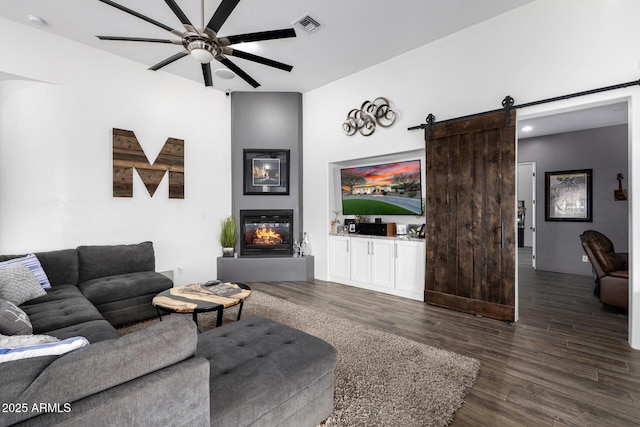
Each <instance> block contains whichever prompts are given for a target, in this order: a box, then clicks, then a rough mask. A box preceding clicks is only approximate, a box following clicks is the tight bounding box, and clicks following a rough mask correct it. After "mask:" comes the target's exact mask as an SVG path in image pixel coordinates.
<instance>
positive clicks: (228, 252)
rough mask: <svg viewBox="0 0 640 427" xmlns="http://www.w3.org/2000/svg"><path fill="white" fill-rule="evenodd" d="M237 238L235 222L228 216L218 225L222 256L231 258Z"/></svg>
mask: <svg viewBox="0 0 640 427" xmlns="http://www.w3.org/2000/svg"><path fill="white" fill-rule="evenodd" d="M237 237H238V233H237V230H236V220H235V219H234V218H233V215H229V216H228V217H226V218H224V219H223V220H222V221H221V223H220V244H221V245H222V256H226V257H231V256H233V253H234V252H235V246H236V239H237Z"/></svg>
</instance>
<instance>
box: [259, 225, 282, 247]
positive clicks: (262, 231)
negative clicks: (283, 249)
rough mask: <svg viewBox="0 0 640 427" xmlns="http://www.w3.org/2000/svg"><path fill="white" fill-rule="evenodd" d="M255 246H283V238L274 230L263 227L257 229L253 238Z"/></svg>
mask: <svg viewBox="0 0 640 427" xmlns="http://www.w3.org/2000/svg"><path fill="white" fill-rule="evenodd" d="M253 244H254V245H280V244H282V236H281V235H280V233H278V232H277V231H275V230H274V229H273V228H271V227H269V228H267V226H266V225H263V226H262V227H260V228H257V229H256V232H255V233H254V238H253Z"/></svg>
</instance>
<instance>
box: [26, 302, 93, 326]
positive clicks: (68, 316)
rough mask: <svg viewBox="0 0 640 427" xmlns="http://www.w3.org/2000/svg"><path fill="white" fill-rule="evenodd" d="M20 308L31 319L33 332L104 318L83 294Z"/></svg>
mask: <svg viewBox="0 0 640 427" xmlns="http://www.w3.org/2000/svg"><path fill="white" fill-rule="evenodd" d="M20 308H22V309H23V310H24V311H25V313H27V316H29V319H31V324H32V325H33V332H34V333H36V334H42V333H48V332H49V331H54V330H56V329H61V328H66V327H68V326H73V325H77V324H80V323H84V322H89V321H92V320H104V317H102V314H100V312H99V311H98V309H97V308H96V307H95V306H94V305H93V304H91V303H90V302H89V300H87V299H86V298H85V297H83V296H79V297H70V298H62V299H57V300H53V301H45V302H42V303H39V304H28V305H22V306H20Z"/></svg>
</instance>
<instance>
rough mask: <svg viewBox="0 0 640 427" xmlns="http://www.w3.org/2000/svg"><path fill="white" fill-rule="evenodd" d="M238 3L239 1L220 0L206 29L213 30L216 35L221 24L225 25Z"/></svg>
mask: <svg viewBox="0 0 640 427" xmlns="http://www.w3.org/2000/svg"><path fill="white" fill-rule="evenodd" d="M238 3H240V0H222V3H220V6H218V9H216V11H215V13H214V14H213V16H212V17H211V20H210V21H209V23H208V24H207V28H209V29H211V30H213V31H214V32H215V33H216V34H217V33H218V31H220V28H221V27H222V24H224V23H225V21H226V20H227V18H228V17H229V15H231V12H233V9H235V7H236V6H237V5H238Z"/></svg>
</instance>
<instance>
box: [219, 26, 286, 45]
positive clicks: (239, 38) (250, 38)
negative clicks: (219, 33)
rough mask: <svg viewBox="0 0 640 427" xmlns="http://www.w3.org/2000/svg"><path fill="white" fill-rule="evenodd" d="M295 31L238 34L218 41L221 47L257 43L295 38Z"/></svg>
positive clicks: (283, 30)
mask: <svg viewBox="0 0 640 427" xmlns="http://www.w3.org/2000/svg"><path fill="white" fill-rule="evenodd" d="M295 36H296V31H295V30H294V29H293V28H285V29H282V30H271V31H260V32H258V33H247V34H238V35H235V36H228V37H220V38H219V41H220V44H221V45H222V46H227V45H230V44H236V43H246V42H259V41H264V40H275V39H286V38H289V37H295Z"/></svg>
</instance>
